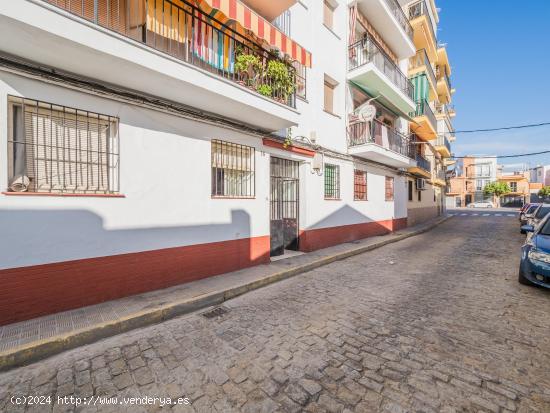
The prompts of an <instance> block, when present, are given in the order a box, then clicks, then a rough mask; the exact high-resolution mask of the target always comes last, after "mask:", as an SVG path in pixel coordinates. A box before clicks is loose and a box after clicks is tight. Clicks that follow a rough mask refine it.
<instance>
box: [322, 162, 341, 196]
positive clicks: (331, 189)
mask: <svg viewBox="0 0 550 413" xmlns="http://www.w3.org/2000/svg"><path fill="white" fill-rule="evenodd" d="M325 199H340V167H339V166H338V165H331V164H325Z"/></svg>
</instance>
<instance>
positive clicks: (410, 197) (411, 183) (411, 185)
mask: <svg viewBox="0 0 550 413" xmlns="http://www.w3.org/2000/svg"><path fill="white" fill-rule="evenodd" d="M412 200H413V181H409V201H412Z"/></svg>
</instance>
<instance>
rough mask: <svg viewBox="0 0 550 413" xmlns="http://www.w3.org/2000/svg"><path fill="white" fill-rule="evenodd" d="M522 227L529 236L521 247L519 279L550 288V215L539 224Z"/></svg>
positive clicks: (520, 281) (526, 283)
mask: <svg viewBox="0 0 550 413" xmlns="http://www.w3.org/2000/svg"><path fill="white" fill-rule="evenodd" d="M522 229H523V230H524V231H525V232H528V233H529V236H528V237H527V240H526V242H525V244H524V245H523V247H522V249H521V261H520V264H519V275H518V281H519V283H520V284H524V285H539V286H541V287H545V288H550V215H549V214H547V215H546V216H545V217H544V218H543V219H542V220H541V221H540V225H539V226H537V227H534V226H533V225H524V226H523V227H522Z"/></svg>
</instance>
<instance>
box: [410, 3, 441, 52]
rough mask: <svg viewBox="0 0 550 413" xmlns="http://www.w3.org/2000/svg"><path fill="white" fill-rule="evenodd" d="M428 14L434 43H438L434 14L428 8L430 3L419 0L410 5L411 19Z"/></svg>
mask: <svg viewBox="0 0 550 413" xmlns="http://www.w3.org/2000/svg"><path fill="white" fill-rule="evenodd" d="M420 16H426V18H427V19H428V26H430V33H431V34H432V38H433V39H434V43H436V44H437V36H436V35H435V26H434V24H433V20H432V16H431V15H430V11H429V9H428V5H427V4H426V2H425V1H424V0H420V1H417V2H416V3H413V4H411V5H410V6H409V20H414V19H416V18H417V17H420Z"/></svg>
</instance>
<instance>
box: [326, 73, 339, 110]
mask: <svg viewBox="0 0 550 413" xmlns="http://www.w3.org/2000/svg"><path fill="white" fill-rule="evenodd" d="M337 85H338V83H337V82H336V81H334V80H333V79H332V78H330V77H329V76H327V75H325V92H324V93H325V107H324V109H325V111H326V112H329V113H332V114H334V90H335V89H336V86H337Z"/></svg>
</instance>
